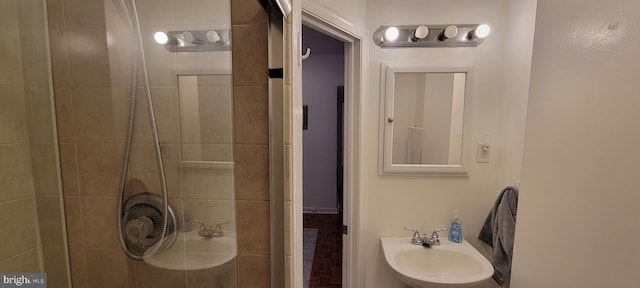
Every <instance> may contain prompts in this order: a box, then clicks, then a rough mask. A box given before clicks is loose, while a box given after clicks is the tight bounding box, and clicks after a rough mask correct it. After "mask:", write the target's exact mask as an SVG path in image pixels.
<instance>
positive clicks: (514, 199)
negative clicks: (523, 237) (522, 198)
mask: <svg viewBox="0 0 640 288" xmlns="http://www.w3.org/2000/svg"><path fill="white" fill-rule="evenodd" d="M517 214H518V188H516V187H512V186H509V187H506V188H504V190H502V192H500V195H499V196H498V199H497V200H496V203H495V204H494V205H493V208H492V209H491V212H490V213H489V216H487V220H485V221H484V226H482V230H480V235H479V236H478V239H480V240H482V241H483V242H485V243H487V244H489V246H491V247H493V253H492V254H493V255H492V256H493V268H494V273H493V279H494V280H495V281H496V283H498V285H500V286H504V282H505V280H506V279H507V278H508V277H509V274H511V257H512V256H513V236H514V233H515V230H516V215H517Z"/></svg>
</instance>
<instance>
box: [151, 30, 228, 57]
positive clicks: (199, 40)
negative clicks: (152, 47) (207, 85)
mask: <svg viewBox="0 0 640 288" xmlns="http://www.w3.org/2000/svg"><path fill="white" fill-rule="evenodd" d="M230 35H231V32H230V30H229V29H207V30H183V31H167V32H156V33H155V34H154V39H155V41H156V43H158V44H160V45H164V47H165V48H166V49H167V50H169V51H171V52H211V51H229V50H231V40H230Z"/></svg>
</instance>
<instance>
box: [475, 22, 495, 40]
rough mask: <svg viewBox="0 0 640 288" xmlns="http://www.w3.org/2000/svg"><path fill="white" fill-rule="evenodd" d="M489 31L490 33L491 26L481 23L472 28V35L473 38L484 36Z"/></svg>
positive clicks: (487, 34)
mask: <svg viewBox="0 0 640 288" xmlns="http://www.w3.org/2000/svg"><path fill="white" fill-rule="evenodd" d="M489 33H491V27H489V25H487V24H482V25H480V26H478V27H476V29H474V30H473V36H474V37H475V38H486V37H487V36H489Z"/></svg>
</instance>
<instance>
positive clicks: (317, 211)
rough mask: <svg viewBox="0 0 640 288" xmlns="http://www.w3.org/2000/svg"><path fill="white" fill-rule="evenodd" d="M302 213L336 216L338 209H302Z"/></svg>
mask: <svg viewBox="0 0 640 288" xmlns="http://www.w3.org/2000/svg"><path fill="white" fill-rule="evenodd" d="M302 213H311V214H338V208H335V207H303V208H302Z"/></svg>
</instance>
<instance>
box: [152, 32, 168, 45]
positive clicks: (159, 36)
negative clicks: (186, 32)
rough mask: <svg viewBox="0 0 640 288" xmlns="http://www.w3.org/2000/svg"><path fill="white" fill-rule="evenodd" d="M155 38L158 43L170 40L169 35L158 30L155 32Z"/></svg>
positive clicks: (165, 42)
mask: <svg viewBox="0 0 640 288" xmlns="http://www.w3.org/2000/svg"><path fill="white" fill-rule="evenodd" d="M153 39H154V40H156V43H158V44H167V42H169V36H167V33H164V32H156V33H155V34H153Z"/></svg>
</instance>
